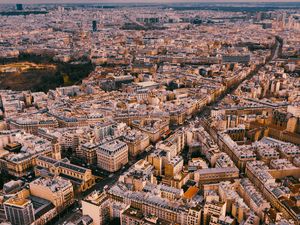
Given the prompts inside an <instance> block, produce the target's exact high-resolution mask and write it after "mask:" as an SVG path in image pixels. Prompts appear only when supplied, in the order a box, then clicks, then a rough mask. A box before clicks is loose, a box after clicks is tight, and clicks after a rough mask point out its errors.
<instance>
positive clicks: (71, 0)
mask: <svg viewBox="0 0 300 225" xmlns="http://www.w3.org/2000/svg"><path fill="white" fill-rule="evenodd" d="M110 2H112V3H132V2H134V3H144V2H145V3H151V2H152V3H169V2H300V0H0V3H13V4H15V3H23V4H34V3H110Z"/></svg>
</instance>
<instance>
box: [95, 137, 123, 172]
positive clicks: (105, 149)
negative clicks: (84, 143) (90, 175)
mask: <svg viewBox="0 0 300 225" xmlns="http://www.w3.org/2000/svg"><path fill="white" fill-rule="evenodd" d="M127 163H128V145H127V144H126V143H124V142H122V141H120V140H114V141H111V142H107V143H105V144H103V145H100V146H99V148H98V149H97V165H98V166H99V167H100V168H101V169H104V170H107V171H109V172H115V171H118V170H119V169H121V168H122V167H123V166H124V165H126V164H127Z"/></svg>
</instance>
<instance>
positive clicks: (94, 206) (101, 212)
mask: <svg viewBox="0 0 300 225" xmlns="http://www.w3.org/2000/svg"><path fill="white" fill-rule="evenodd" d="M81 203H82V214H83V215H89V216H90V217H91V218H92V219H93V224H97V225H101V224H104V223H106V222H108V221H109V220H110V200H109V198H108V197H107V196H106V194H105V193H100V192H97V191H95V192H93V193H91V194H90V195H88V196H87V197H86V198H85V199H83V200H82V201H81Z"/></svg>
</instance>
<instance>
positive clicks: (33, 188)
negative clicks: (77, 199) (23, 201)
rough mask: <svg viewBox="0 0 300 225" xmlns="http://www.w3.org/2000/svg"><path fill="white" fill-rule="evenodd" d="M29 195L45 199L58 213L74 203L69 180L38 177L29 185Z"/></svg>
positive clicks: (57, 177)
mask: <svg viewBox="0 0 300 225" xmlns="http://www.w3.org/2000/svg"><path fill="white" fill-rule="evenodd" d="M29 189H30V193H31V195H34V196H37V197H40V198H43V199H47V200H48V201H50V202H51V203H52V204H53V205H54V206H55V207H56V209H57V211H58V212H60V211H62V210H63V209H65V208H66V207H67V206H69V205H70V204H72V203H73V201H74V190H73V185H72V183H71V181H70V180H67V179H64V178H62V177H59V176H56V177H46V178H44V177H40V178H38V179H36V180H34V181H33V182H31V183H30V184H29Z"/></svg>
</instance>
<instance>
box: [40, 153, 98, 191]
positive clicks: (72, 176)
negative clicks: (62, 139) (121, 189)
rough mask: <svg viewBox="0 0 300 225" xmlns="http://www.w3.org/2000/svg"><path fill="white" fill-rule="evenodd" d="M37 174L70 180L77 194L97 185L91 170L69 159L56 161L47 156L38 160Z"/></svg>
mask: <svg viewBox="0 0 300 225" xmlns="http://www.w3.org/2000/svg"><path fill="white" fill-rule="evenodd" d="M36 165H37V166H36V167H35V174H36V175H38V176H49V174H50V175H52V176H53V175H56V176H61V177H63V178H65V179H67V180H70V181H71V182H72V184H73V186H74V191H75V194H76V193H77V192H83V191H86V190H88V189H89V188H91V187H92V186H93V185H94V184H95V177H94V176H93V174H92V171H91V170H90V169H86V168H84V167H80V166H76V165H74V164H71V163H70V162H69V160H68V159H66V158H65V159H62V160H55V159H52V158H50V157H46V156H39V157H38V158H37V159H36Z"/></svg>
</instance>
